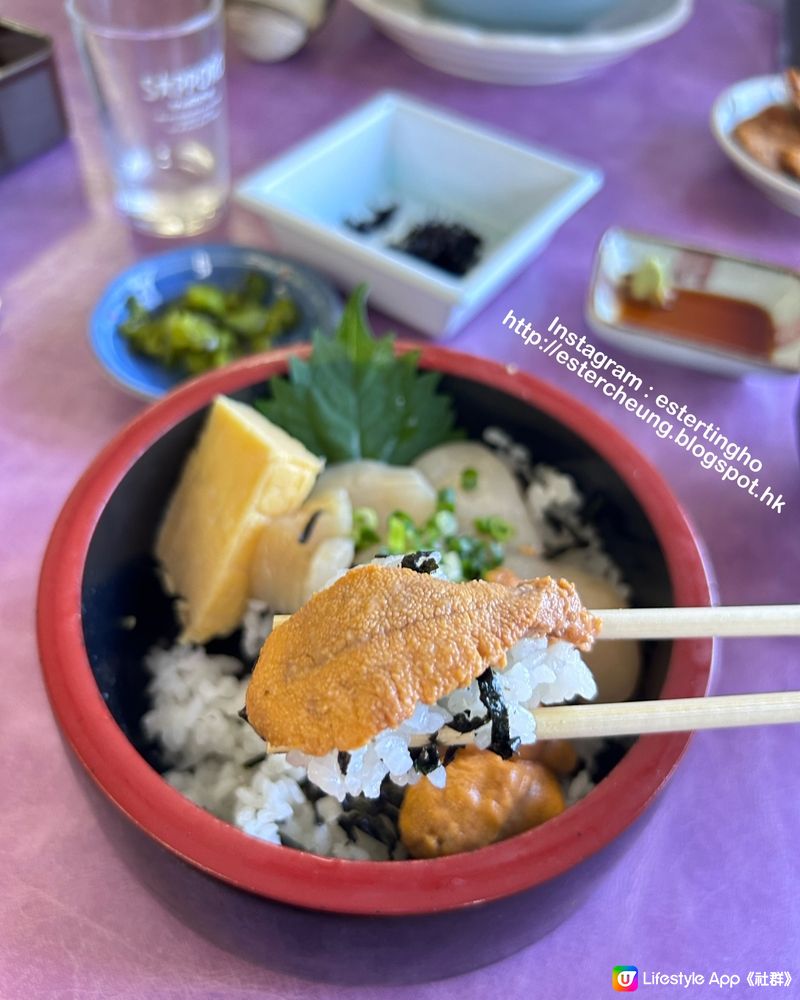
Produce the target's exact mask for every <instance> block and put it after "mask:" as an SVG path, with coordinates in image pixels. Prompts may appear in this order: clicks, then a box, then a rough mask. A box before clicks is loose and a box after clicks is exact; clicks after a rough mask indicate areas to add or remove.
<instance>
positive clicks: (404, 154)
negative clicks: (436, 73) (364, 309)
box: [235, 92, 603, 337]
mask: <svg viewBox="0 0 800 1000" xmlns="http://www.w3.org/2000/svg"><path fill="white" fill-rule="evenodd" d="M602 180H603V175H602V172H601V171H600V170H599V169H598V168H596V167H592V166H586V165H584V164H580V163H576V162H574V161H573V160H570V159H567V158H565V157H562V156H560V155H558V154H556V153H552V152H549V151H547V150H543V149H539V148H536V147H533V146H529V145H527V144H524V143H522V142H519V141H518V140H515V139H513V138H511V137H510V136H507V135H503V134H501V133H498V132H496V131H494V130H492V129H489V128H485V127H484V126H482V125H477V124H475V123H474V122H470V121H468V120H467V119H464V118H460V117H457V116H455V115H451V114H449V113H446V112H444V111H442V110H440V109H438V108H435V107H433V106H431V105H427V104H422V103H419V102H417V101H412V100H409V99H408V98H405V97H403V96H401V95H398V94H394V93H391V92H384V93H382V94H379V95H378V96H377V97H375V98H374V99H372V100H371V101H369V102H368V103H367V104H364V105H362V106H361V107H360V108H358V109H356V110H355V111H354V112H351V113H350V114H348V115H346V116H345V117H344V118H341V119H339V120H338V121H336V122H334V123H333V124H332V125H330V126H328V127H327V128H324V129H323V130H322V131H320V132H317V133H315V134H314V135H313V136H311V137H310V138H309V139H307V140H305V141H304V142H302V143H301V144H300V145H298V146H296V147H295V148H294V149H292V150H290V151H289V152H288V153H286V154H284V155H283V156H281V157H279V158H278V159H277V160H273V161H272V162H270V163H269V164H267V165H266V166H263V167H260V168H259V169H258V170H256V171H255V172H254V173H252V174H250V175H249V176H248V177H246V178H245V179H244V180H243V181H241V182H240V183H239V184H238V185H237V186H236V189H235V197H236V198H237V199H238V200H239V201H240V202H242V203H243V204H245V205H247V206H249V207H250V208H252V209H254V210H255V211H257V212H259V213H261V214H262V215H264V216H265V217H266V218H267V220H268V221H269V224H270V227H271V229H272V231H273V233H274V235H275V238H276V240H277V242H278V244H279V245H280V247H281V249H282V250H283V251H284V252H285V253H287V254H289V255H291V256H294V257H296V258H299V259H301V260H304V261H307V262H308V263H310V264H313V265H314V266H316V267H317V268H319V269H320V270H321V271H323V272H325V273H327V274H329V275H330V276H331V277H332V278H333V279H334V280H335V281H337V282H338V283H339V284H340V285H341V286H343V287H344V288H346V289H351V288H354V287H355V286H357V285H359V284H361V283H362V282H366V283H367V285H368V286H369V288H370V302H371V303H372V304H373V305H375V306H377V307H378V308H380V309H383V310H384V311H385V312H387V313H389V314H390V315H392V316H394V317H396V318H398V319H401V320H404V321H406V322H407V323H409V324H410V325H411V326H413V327H416V328H417V329H419V330H421V331H422V332H424V333H426V334H428V335H429V336H432V337H445V336H448V335H451V334H453V333H455V332H456V331H457V330H458V329H459V328H460V327H461V326H463V324H464V323H465V322H467V320H468V319H469V318H470V317H471V316H473V315H474V314H475V313H476V312H477V311H478V310H479V309H480V308H481V307H482V306H483V305H484V304H485V303H486V302H487V301H488V300H489V299H490V298H491V297H492V296H493V295H495V294H496V293H497V292H498V291H499V289H500V288H501V287H502V285H503V284H505V283H506V282H507V281H509V280H510V278H511V277H512V276H513V275H514V274H515V273H516V272H517V271H518V270H519V269H520V267H521V266H522V265H523V264H524V263H525V261H526V260H528V259H529V258H530V257H531V255H532V254H533V253H534V252H535V251H537V250H539V249H540V248H541V247H542V246H543V244H544V243H545V242H546V241H547V240H548V239H549V237H550V236H551V235H552V234H553V233H554V232H555V231H556V230H557V229H558V227H559V226H560V225H561V224H562V223H563V222H564V221H565V220H566V219H567V218H569V216H571V215H572V214H573V213H574V212H575V211H577V209H579V208H580V207H581V206H582V205H583V204H584V202H586V201H587V200H588V199H589V198H591V196H592V195H593V194H594V193H595V192H596V191H597V190H598V189H599V188H600V186H601V185H602ZM386 204H396V205H397V206H398V209H397V212H396V213H395V216H394V217H393V218H392V220H391V222H390V224H389V225H388V226H387V227H385V228H383V229H380V230H378V231H376V232H373V233H371V234H369V235H362V234H360V233H357V232H354V231H353V230H352V229H351V228H349V227H348V226H347V225H346V221H345V220H347V219H353V218H362V217H364V216H367V215H369V213H370V212H371V211H372V210H374V209H375V208H378V207H380V206H383V205H386ZM432 217H433V218H442V219H446V220H447V221H453V222H460V223H462V224H464V225H467V226H469V227H470V228H471V229H473V230H474V231H475V232H476V233H478V234H479V235H481V236H482V237H483V239H484V247H483V252H482V255H481V258H480V260H479V261H478V263H477V264H476V265H475V266H474V267H473V268H471V269H470V270H469V271H468V272H467V273H466V274H465V275H464V276H463V277H457V276H455V275H451V274H448V273H447V272H446V271H443V270H441V269H439V268H437V267H435V266H433V265H431V264H428V263H426V262H425V261H422V260H419V259H417V258H415V257H411V256H409V255H408V254H406V253H403V252H402V251H399V250H395V249H392V248H391V247H390V246H389V245H388V244H390V243H392V242H395V241H396V240H397V239H398V238H400V237H401V236H402V235H404V234H405V233H406V232H407V231H408V230H409V228H410V227H411V226H412V225H414V224H415V223H418V222H422V221H425V220H428V219H430V218H432Z"/></svg>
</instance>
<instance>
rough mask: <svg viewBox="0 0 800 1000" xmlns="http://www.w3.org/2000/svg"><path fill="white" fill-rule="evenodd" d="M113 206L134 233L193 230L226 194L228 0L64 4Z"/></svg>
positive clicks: (203, 225) (216, 211)
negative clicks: (101, 142) (99, 132)
mask: <svg viewBox="0 0 800 1000" xmlns="http://www.w3.org/2000/svg"><path fill="white" fill-rule="evenodd" d="M66 8H67V13H68V14H69V17H70V21H71V23H72V28H73V33H74V35H75V40H76V43H77V46H78V49H79V51H80V54H81V59H82V62H83V66H84V69H85V71H86V75H87V77H88V79H89V83H90V86H91V88H92V91H93V92H94V97H95V100H96V102H97V107H98V111H99V114H100V118H101V123H102V128H103V134H104V139H105V142H106V146H107V148H108V155H109V158H110V162H111V169H112V172H113V175H114V181H115V188H116V193H115V200H116V204H117V206H118V207H119V208H120V210H121V211H122V212H124V213H125V214H126V215H127V216H128V217H129V218H130V220H131V222H132V223H133V225H134V226H136V228H137V229H141V230H143V231H144V232H147V233H151V234H157V235H160V236H188V235H191V234H193V233H199V232H202V231H203V230H205V229H208V228H210V227H211V226H212V225H214V223H215V222H216V220H217V219H218V217H219V215H220V214H221V212H222V210H223V208H224V206H225V202H226V200H227V197H228V192H229V188H230V176H229V165H228V122H227V108H226V104H225V51H224V38H225V28H224V23H225V20H224V12H223V0H157V2H153V0H146V2H144V3H142V2H139V0H67V3H66Z"/></svg>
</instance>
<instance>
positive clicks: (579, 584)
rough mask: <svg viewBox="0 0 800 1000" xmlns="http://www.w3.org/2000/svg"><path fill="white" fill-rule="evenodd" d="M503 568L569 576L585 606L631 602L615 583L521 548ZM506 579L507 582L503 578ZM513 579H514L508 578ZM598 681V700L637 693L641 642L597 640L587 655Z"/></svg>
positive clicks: (524, 574)
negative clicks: (521, 550) (530, 553)
mask: <svg viewBox="0 0 800 1000" xmlns="http://www.w3.org/2000/svg"><path fill="white" fill-rule="evenodd" d="M503 569H506V570H510V571H511V573H513V574H514V575H515V576H517V577H519V578H520V579H522V580H530V579H532V578H533V577H538V576H548V575H549V576H553V577H556V579H558V577H562V576H563V577H566V578H567V579H568V580H571V581H572V582H573V583H574V584H575V588H576V590H577V591H578V593H579V594H580V598H581V601H582V602H583V605H584V607H587V608H592V609H597V610H599V609H602V608H627V607H629V602H628V601H627V600H626V598H625V597H624V595H623V594H622V593H621V592H620V590H619V588H617V587H615V586H614V584H613V583H610V582H609V581H608V580H604V579H603V578H602V577H599V576H595V575H594V574H593V573H589V572H588V571H587V570H585V569H581V568H580V567H578V566H573V565H572V564H571V563H567V562H565V561H563V560H554V561H548V560H546V559H542V558H541V557H540V556H535V555H529V554H528V553H526V552H520V551H519V550H518V549H511V550H509V551H508V552H507V553H506V558H505V561H504V562H503ZM503 582H505V581H503ZM508 582H509V583H511V582H513V581H512V580H509V581H508ZM584 659H585V660H586V663H587V664H588V666H589V669H590V670H591V671H592V673H593V674H594V679H595V681H596V682H597V690H598V696H597V701H599V702H616V701H627V700H628V699H629V698H632V697H633V695H634V694H635V692H636V688H637V686H638V683H639V673H640V671H641V661H642V651H641V645H640V644H639V643H638V642H636V641H635V640H633V639H618V640H614V642H610V641H609V642H598V643H595V645H594V647H593V648H592V650H591V651H590V652H589V653H586V654H585V655H584Z"/></svg>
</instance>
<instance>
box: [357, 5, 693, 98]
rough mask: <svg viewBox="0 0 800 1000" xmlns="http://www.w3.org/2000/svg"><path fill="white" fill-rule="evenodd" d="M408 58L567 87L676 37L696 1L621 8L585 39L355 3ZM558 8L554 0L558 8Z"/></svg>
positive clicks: (578, 34) (457, 71) (490, 79)
mask: <svg viewBox="0 0 800 1000" xmlns="http://www.w3.org/2000/svg"><path fill="white" fill-rule="evenodd" d="M350 2H351V3H352V4H353V5H354V6H355V7H358V8H359V10H361V11H363V12H364V13H365V14H366V15H367V16H368V17H369V18H370V19H371V20H372V21H373V22H374V24H375V26H376V27H377V28H378V29H379V30H380V31H382V32H383V33H384V34H385V35H388V36H389V38H392V39H393V40H394V41H395V42H397V43H398V45H400V46H401V47H402V48H404V49H405V50H406V51H407V52H408V53H409V55H411V56H413V57H414V58H415V59H419V61H420V62H423V63H425V64H426V65H428V66H432V67H433V68H434V69H438V70H441V72H443V73H450V74H452V75H454V76H463V77H467V78H468V79H470V80H480V81H482V82H484V83H504V84H512V85H517V86H529V85H532V84H543V83H561V82H563V81H565V80H576V79H578V78H579V77H582V76H586V75H587V74H589V73H593V72H595V71H597V70H600V69H605V68H606V67H607V66H610V65H612V64H613V63H616V62H619V61H620V60H621V59H624V58H625V57H626V56H629V55H632V54H633V53H634V52H636V51H637V50H638V49H641V48H643V47H644V46H646V45H651V44H652V43H653V42H658V41H660V40H661V39H662V38H666V37H667V36H668V35H671V34H673V33H674V32H676V31H677V30H678V29H679V28H681V27H682V26H683V25H684V24H685V23H686V21H687V20H688V19H689V17H690V15H691V13H692V7H693V0H622V2H621V3H619V4H618V5H616V6H615V7H614V8H613V9H612V10H610V11H609V12H608V13H607V14H604V15H601V16H599V17H597V18H595V19H593V20H592V22H591V23H590V24H589V25H587V26H586V28H585V29H584V30H582V31H573V32H569V33H565V34H557V35H556V34H543V33H537V32H532V31H529V32H523V31H513V32H512V31H494V30H491V29H488V28H480V27H477V26H475V25H470V24H461V23H458V22H455V21H449V20H446V19H445V18H440V17H434V16H433V15H431V14H430V13H429V12H428V11H426V10H425V8H424V6H423V3H422V0H350ZM553 2H556V0H553Z"/></svg>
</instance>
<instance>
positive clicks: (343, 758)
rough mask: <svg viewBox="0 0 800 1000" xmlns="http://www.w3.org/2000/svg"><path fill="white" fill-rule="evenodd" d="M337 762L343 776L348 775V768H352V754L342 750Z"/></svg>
mask: <svg viewBox="0 0 800 1000" xmlns="http://www.w3.org/2000/svg"><path fill="white" fill-rule="evenodd" d="M336 761H337V763H338V765H339V770H340V771H341V772H342V774H347V768H348V767H349V766H350V754H349V753H348V752H347V751H346V750H340V751H339V754H338V756H337V758H336Z"/></svg>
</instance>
